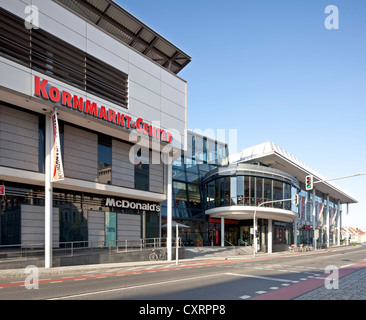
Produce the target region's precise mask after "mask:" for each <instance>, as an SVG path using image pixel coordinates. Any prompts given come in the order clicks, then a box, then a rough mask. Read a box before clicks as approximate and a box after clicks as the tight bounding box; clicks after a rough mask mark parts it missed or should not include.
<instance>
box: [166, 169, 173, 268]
mask: <svg viewBox="0 0 366 320" xmlns="http://www.w3.org/2000/svg"><path fill="white" fill-rule="evenodd" d="M165 163H166V164H167V167H168V170H167V171H168V172H167V180H168V181H167V239H166V248H167V259H168V261H171V260H172V205H173V201H172V197H173V195H172V164H171V163H169V162H165Z"/></svg>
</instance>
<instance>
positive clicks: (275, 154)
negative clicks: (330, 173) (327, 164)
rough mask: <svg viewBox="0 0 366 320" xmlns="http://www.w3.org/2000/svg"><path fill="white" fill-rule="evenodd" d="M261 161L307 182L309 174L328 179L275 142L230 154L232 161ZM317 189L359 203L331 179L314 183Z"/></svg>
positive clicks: (349, 201) (344, 201)
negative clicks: (306, 178)
mask: <svg viewBox="0 0 366 320" xmlns="http://www.w3.org/2000/svg"><path fill="white" fill-rule="evenodd" d="M256 161H258V162H260V163H262V164H264V165H266V166H269V167H271V168H275V169H278V170H281V171H285V172H287V173H289V174H291V175H292V176H294V177H295V178H296V179H297V180H298V181H302V182H305V177H306V176H307V175H309V174H311V175H313V176H314V181H320V180H327V178H326V177H325V176H323V175H322V174H320V173H319V172H318V171H316V170H314V169H313V168H311V167H310V166H308V165H307V164H306V163H304V162H302V161H301V160H299V159H297V158H295V157H294V156H293V155H291V154H290V153H288V152H287V151H285V150H284V149H282V148H280V147H279V146H277V145H275V144H274V143H273V142H264V143H261V144H258V145H255V146H253V147H249V148H246V149H243V150H242V151H241V152H238V153H236V154H233V155H230V157H229V162H230V163H240V162H249V163H253V162H256ZM314 187H315V189H316V190H318V191H320V192H322V193H324V194H329V196H330V197H332V198H334V199H339V200H340V202H341V203H357V202H358V201H357V200H356V199H355V198H354V197H353V196H352V195H350V194H349V193H347V192H346V191H344V190H342V189H341V188H340V187H339V186H337V185H336V184H334V183H333V182H330V181H324V182H319V183H316V184H315V185H314Z"/></svg>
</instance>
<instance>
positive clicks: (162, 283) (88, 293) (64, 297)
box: [48, 273, 221, 300]
mask: <svg viewBox="0 0 366 320" xmlns="http://www.w3.org/2000/svg"><path fill="white" fill-rule="evenodd" d="M219 275H221V273H215V274H209V275H205V276H199V277H192V278H183V279H175V280H169V281H162V282H153V283H146V284H141V285H137V286H130V287H123V288H115V289H108V290H101V291H93V292H86V293H80V294H73V295H69V296H62V297H57V298H51V299H48V300H63V299H71V298H78V297H85V296H91V295H96V294H102V293H110V292H117V291H124V290H131V289H138V288H146V287H150V286H156V285H164V284H168V283H174V282H183V281H190V280H199V279H202V278H209V277H218V276H219Z"/></svg>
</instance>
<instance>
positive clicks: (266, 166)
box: [163, 133, 357, 252]
mask: <svg viewBox="0 0 366 320" xmlns="http://www.w3.org/2000/svg"><path fill="white" fill-rule="evenodd" d="M189 135H190V136H191V137H192V138H191V139H193V140H194V139H197V138H198V139H199V138H201V139H202V137H199V136H198V137H197V136H195V135H194V133H190V134H189ZM188 140H190V139H188ZM204 144H205V145H206V146H205V147H204V150H208V148H207V145H208V143H207V141H206V142H205V143H204ZM211 144H212V145H213V146H215V145H217V146H220V145H221V148H220V147H213V148H211V150H212V151H213V153H212V154H211V157H210V159H211V160H213V161H211V162H208V161H207V160H208V158H207V155H205V157H204V158H202V159H205V160H206V161H205V160H203V161H199V162H197V161H191V154H192V152H189V154H188V155H184V156H182V158H181V159H179V161H176V162H174V163H173V172H175V175H174V176H173V185H174V192H173V201H174V204H175V205H174V210H175V213H174V216H173V218H174V219H175V220H177V221H178V222H180V223H183V224H186V225H187V226H190V227H191V229H187V230H182V238H183V241H185V244H186V245H219V246H223V245H235V246H253V238H254V237H253V233H254V230H256V240H257V250H260V251H262V252H274V251H283V250H287V249H288V247H289V246H290V245H292V244H299V245H300V244H302V245H313V246H314V247H317V248H320V247H328V246H331V245H336V244H340V240H341V237H342V235H341V233H340V230H341V227H342V204H347V210H348V204H350V203H355V202H357V200H355V199H354V198H353V197H352V196H351V195H349V194H348V193H347V192H346V191H344V190H342V189H341V188H339V187H338V186H337V185H335V184H333V183H331V182H329V181H327V179H326V178H325V177H324V176H322V175H321V174H320V173H319V172H317V171H315V170H314V169H312V168H311V167H309V166H308V165H306V164H305V163H303V162H302V161H300V160H299V159H297V158H295V157H294V156H293V155H291V154H289V153H288V152H287V151H285V150H283V149H282V148H280V147H279V146H277V145H275V144H274V143H272V142H266V143H263V144H260V145H257V146H253V147H249V148H246V149H244V150H242V151H241V152H239V153H237V154H233V155H230V156H229V155H227V146H225V145H224V144H223V143H220V142H217V141H211ZM219 150H225V151H226V152H222V151H219ZM215 152H216V154H215ZM223 155H227V158H225V156H223ZM184 158H187V159H188V160H187V159H186V160H185V159H184ZM196 158H197V156H196ZM196 158H194V159H193V160H196ZM198 158H199V157H198ZM199 159H200V158H199ZM202 159H201V160H202ZM193 172H194V174H193ZM309 174H311V175H313V176H314V179H315V181H318V182H317V183H316V184H314V189H313V190H311V191H307V190H306V188H305V185H304V182H305V177H306V176H307V175H309ZM194 190H195V192H194ZM295 195H298V199H299V201H298V202H299V203H298V204H295V203H294V201H293V199H294V196H295ZM191 199H199V200H198V201H196V202H195V203H193V204H192V201H191ZM163 206H164V205H163ZM192 208H193V209H192ZM254 214H255V216H254ZM163 217H164V213H163Z"/></svg>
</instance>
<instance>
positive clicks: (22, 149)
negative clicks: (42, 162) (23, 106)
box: [0, 104, 39, 171]
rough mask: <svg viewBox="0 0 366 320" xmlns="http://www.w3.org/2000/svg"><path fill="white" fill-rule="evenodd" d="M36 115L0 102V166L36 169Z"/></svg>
mask: <svg viewBox="0 0 366 320" xmlns="http://www.w3.org/2000/svg"><path fill="white" fill-rule="evenodd" d="M38 152H39V150H38V116H36V115H33V114H30V113H28V112H22V111H19V110H16V109H13V108H8V107H5V106H4V105H1V104H0V166H6V167H16V168H19V169H24V170H30V171H38Z"/></svg>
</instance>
